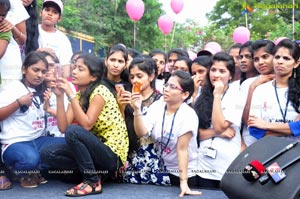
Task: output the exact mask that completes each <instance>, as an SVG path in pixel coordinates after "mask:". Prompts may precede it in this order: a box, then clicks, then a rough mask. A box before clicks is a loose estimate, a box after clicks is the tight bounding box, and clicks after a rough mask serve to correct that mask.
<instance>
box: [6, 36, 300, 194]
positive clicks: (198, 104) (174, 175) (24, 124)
mask: <svg viewBox="0 0 300 199" xmlns="http://www.w3.org/2000/svg"><path fill="white" fill-rule="evenodd" d="M254 46H255V45H254ZM256 46H257V47H256V48H255V49H254V53H251V52H250V51H249V49H248V48H247V51H244V50H242V49H241V50H240V53H239V58H240V59H241V60H243V59H248V60H244V61H243V64H244V65H243V66H245V67H244V69H245V68H246V61H249V62H250V61H251V60H252V59H253V60H254V66H255V67H256V69H257V71H258V72H259V73H261V75H260V77H257V79H256V80H253V82H252V83H248V85H249V87H250V88H251V89H249V93H250V91H251V95H252V98H251V99H247V97H244V100H242V101H243V102H242V103H241V102H240V99H239V98H238V95H237V93H239V90H236V87H235V86H232V85H233V84H232V81H233V79H234V78H235V67H236V66H235V62H234V59H233V57H232V56H230V55H228V54H227V53H224V52H219V53H216V54H215V55H212V56H211V57H209V56H205V57H198V58H196V59H195V60H194V61H193V62H192V63H191V64H190V72H191V73H192V74H193V76H192V77H191V75H190V74H189V73H188V72H186V71H182V70H180V69H177V67H174V71H173V72H172V73H171V76H170V77H169V78H168V80H167V81H166V82H164V84H163V91H162V92H159V91H158V90H157V89H156V87H155V82H156V79H157V76H158V67H157V64H156V63H155V62H159V61H160V62H163V61H166V60H165V59H164V58H163V57H165V55H164V54H162V56H161V57H160V56H157V54H158V53H159V52H158V51H155V52H153V56H155V58H153V59H152V58H151V57H150V56H144V55H141V56H138V57H136V58H133V60H132V61H131V62H130V64H127V61H128V51H127V49H126V47H125V46H124V45H122V44H117V45H115V46H113V47H111V48H110V50H109V52H108V54H107V57H106V59H100V58H98V57H96V56H94V55H91V54H85V53H80V54H78V56H76V57H77V58H76V59H74V64H73V66H72V75H71V77H72V78H71V82H72V83H73V84H74V85H76V86H77V89H78V92H75V91H74V89H72V87H71V84H70V83H69V82H68V80H67V79H65V78H62V77H57V78H56V79H55V80H49V79H48V81H46V82H47V84H46V82H45V81H44V78H45V77H46V73H47V71H49V70H48V69H50V66H49V61H47V59H46V57H47V56H49V55H47V54H45V53H44V54H43V53H41V52H37V51H34V52H32V53H29V54H28V55H27V56H26V58H25V60H24V63H23V66H22V73H23V78H22V80H21V81H20V82H18V83H14V84H13V85H10V86H7V87H5V88H4V89H2V90H1V91H0V95H1V96H7V97H6V98H1V99H0V115H1V118H0V120H1V123H0V124H1V133H0V140H1V144H2V159H3V161H4V163H5V165H6V166H7V167H8V168H9V169H12V170H13V171H15V172H16V173H17V176H18V177H19V178H20V179H21V185H22V186H24V187H36V186H38V184H41V183H45V182H46V180H45V179H44V178H43V177H42V176H41V175H40V174H39V173H38V172H37V174H38V175H36V172H35V173H34V174H30V175H28V171H35V170H36V171H39V170H42V169H76V170H79V172H80V173H81V174H82V179H83V180H82V182H81V183H79V184H78V185H76V186H74V187H72V188H70V189H69V190H67V191H66V192H65V194H66V195H67V196H83V195H89V194H98V193H101V192H102V182H103V179H105V178H106V177H108V176H109V177H113V178H117V177H118V174H122V176H121V178H122V180H124V181H125V182H131V183H145V184H163V185H177V186H180V190H181V192H180V196H183V195H185V194H188V195H200V194H201V192H199V191H192V190H191V189H190V187H201V188H203V187H205V188H220V180H221V178H222V176H223V174H224V173H225V172H226V169H227V168H228V166H229V165H230V163H231V162H232V161H233V160H234V159H235V157H236V156H237V155H238V154H239V153H240V151H241V150H242V146H243V144H242V143H243V140H244V139H243V136H242V135H241V133H240V127H241V122H242V118H246V119H245V120H244V125H245V126H248V127H249V132H250V135H251V136H252V137H255V138H256V139H259V138H261V137H263V136H265V135H277V136H288V137H296V138H297V137H298V135H299V129H300V128H299V122H297V120H298V119H299V104H300V102H299V98H300V88H299V87H300V78H299V76H300V73H299V67H298V66H299V62H300V61H299V56H300V48H299V46H298V45H297V44H296V43H295V42H293V41H291V40H282V41H281V42H280V43H279V44H278V45H277V46H276V47H274V46H272V45H271V44H269V43H267V44H266V45H265V44H257V45H256ZM273 47H274V49H272V50H270V49H271V48H273ZM251 50H252V49H251ZM248 52H250V53H248ZM243 53H244V54H243ZM247 53H248V54H247ZM179 60H184V59H183V58H179ZM270 60H272V61H270ZM267 61H268V62H267ZM72 63H73V62H72ZM175 63H176V61H175ZM271 65H272V67H273V70H272V69H271V67H270V66H271ZM241 71H242V73H243V70H241ZM273 71H274V72H273ZM244 72H246V70H245V71H244ZM126 73H127V75H126ZM269 74H272V76H269ZM126 76H129V78H128V79H126V78H125V77H126ZM271 77H272V78H271ZM273 77H274V78H273ZM265 82H266V83H265ZM120 84H121V87H120ZM260 84H261V85H260ZM258 85H260V86H258ZM122 86H123V88H122ZM117 87H118V89H116V88H117ZM119 88H121V89H119ZM195 89H196V92H195ZM266 93H269V94H268V95H266ZM53 94H54V95H53ZM247 96H248V93H247ZM271 96H273V97H271ZM53 97H54V98H55V99H56V100H55V102H54V103H55V104H56V109H55V110H53V108H51V104H53V99H52V98H53ZM191 97H192V98H193V99H192V100H191ZM66 98H67V99H68V103H66ZM248 98H250V97H248ZM47 114H48V115H49V114H50V115H52V116H53V117H55V118H56V120H57V128H58V130H59V131H60V132H61V133H63V134H64V136H63V137H58V136H55V137H52V136H48V134H47V133H45V132H47V126H48V125H47V123H45V121H48V120H47V119H45V115H47ZM247 115H248V118H249V119H247ZM242 116H243V117H242ZM29 157H30V158H29ZM33 157H34V158H33ZM119 177H120V176H119Z"/></svg>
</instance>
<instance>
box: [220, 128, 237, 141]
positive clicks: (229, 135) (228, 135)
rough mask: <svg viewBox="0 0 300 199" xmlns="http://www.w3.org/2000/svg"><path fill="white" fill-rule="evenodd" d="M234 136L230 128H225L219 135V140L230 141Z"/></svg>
mask: <svg viewBox="0 0 300 199" xmlns="http://www.w3.org/2000/svg"><path fill="white" fill-rule="evenodd" d="M234 136H235V130H234V129H233V128H232V127H229V128H227V129H226V130H225V131H224V132H223V133H221V134H219V137H221V138H228V139H232V138H233V137H234Z"/></svg>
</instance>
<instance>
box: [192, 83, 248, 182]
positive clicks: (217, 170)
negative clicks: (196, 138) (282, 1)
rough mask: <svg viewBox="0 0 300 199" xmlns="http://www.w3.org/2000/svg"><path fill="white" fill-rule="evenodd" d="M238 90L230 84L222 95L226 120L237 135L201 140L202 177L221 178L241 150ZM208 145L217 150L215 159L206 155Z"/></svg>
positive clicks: (200, 169)
mask: <svg viewBox="0 0 300 199" xmlns="http://www.w3.org/2000/svg"><path fill="white" fill-rule="evenodd" d="M238 100H239V97H238V92H237V91H236V87H232V86H231V85H229V88H228V90H227V91H226V93H225V95H223V97H222V112H223V115H224V117H225V120H226V121H229V122H231V123H232V125H231V127H232V128H233V129H235V131H236V132H235V136H234V137H233V138H232V139H226V138H220V137H215V138H214V139H212V138H210V139H206V140H201V141H200V146H199V148H198V166H197V169H198V171H199V172H198V173H197V175H199V176H200V177H202V178H205V179H211V180H221V178H222V177H223V175H224V173H225V172H226V170H227V168H228V167H229V165H230V164H231V162H232V161H233V160H234V159H235V158H236V157H237V156H238V154H239V153H240V150H241V134H240V123H241V117H242V109H241V107H240V104H239V102H238ZM207 147H212V148H213V149H215V150H216V151H217V156H216V158H215V159H213V158H210V157H208V156H205V155H204V153H205V150H206V148H207Z"/></svg>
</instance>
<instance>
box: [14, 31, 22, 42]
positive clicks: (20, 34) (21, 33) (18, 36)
mask: <svg viewBox="0 0 300 199" xmlns="http://www.w3.org/2000/svg"><path fill="white" fill-rule="evenodd" d="M21 36H22V31H20V34H19V36H18V37H15V39H16V40H18V39H20V38H21Z"/></svg>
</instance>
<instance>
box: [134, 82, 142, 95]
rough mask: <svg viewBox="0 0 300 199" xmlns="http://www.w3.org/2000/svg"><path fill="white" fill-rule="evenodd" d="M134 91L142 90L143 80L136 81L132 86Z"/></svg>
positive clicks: (139, 91)
mask: <svg viewBox="0 0 300 199" xmlns="http://www.w3.org/2000/svg"><path fill="white" fill-rule="evenodd" d="M132 92H134V93H140V94H141V92H142V83H141V82H134V83H133V87H132Z"/></svg>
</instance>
